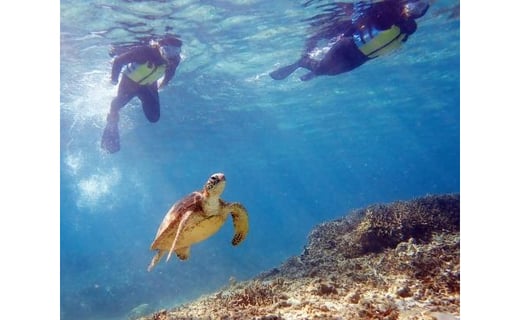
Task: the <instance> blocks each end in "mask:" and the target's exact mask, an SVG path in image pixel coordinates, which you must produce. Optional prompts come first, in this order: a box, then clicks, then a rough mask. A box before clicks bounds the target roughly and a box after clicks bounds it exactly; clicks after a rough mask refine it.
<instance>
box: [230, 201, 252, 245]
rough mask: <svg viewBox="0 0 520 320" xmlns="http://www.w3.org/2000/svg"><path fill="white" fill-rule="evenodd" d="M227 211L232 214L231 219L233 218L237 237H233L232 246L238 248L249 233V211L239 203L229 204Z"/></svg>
mask: <svg viewBox="0 0 520 320" xmlns="http://www.w3.org/2000/svg"><path fill="white" fill-rule="evenodd" d="M226 210H227V211H230V212H231V217H232V218H233V227H234V229H235V235H234V236H233V240H232V241H231V244H233V245H234V246H236V245H237V244H239V243H240V242H242V241H243V240H244V239H245V238H246V236H247V232H248V231H249V220H248V216H247V210H246V208H245V207H244V206H243V205H242V204H240V203H238V202H234V203H231V204H229V205H228V206H227V207H226Z"/></svg>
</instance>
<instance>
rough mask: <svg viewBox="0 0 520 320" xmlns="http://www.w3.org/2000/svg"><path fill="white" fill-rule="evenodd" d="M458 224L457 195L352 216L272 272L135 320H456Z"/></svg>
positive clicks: (325, 227) (322, 228)
mask: <svg viewBox="0 0 520 320" xmlns="http://www.w3.org/2000/svg"><path fill="white" fill-rule="evenodd" d="M459 224H460V196H459V195H458V194H450V195H437V196H426V197H422V198H418V199H414V200H411V201H406V202H405V201H398V202H394V203H390V204H386V205H383V204H379V205H373V206H369V207H367V208H365V209H360V210H355V211H353V212H351V213H350V214H348V215H346V216H345V217H343V218H341V219H338V220H335V221H330V222H326V223H323V224H320V225H318V226H317V227H316V228H315V229H314V230H313V231H312V232H311V233H310V235H309V241H308V244H307V245H306V247H305V249H304V251H303V253H302V254H301V255H300V256H298V257H291V258H289V259H288V260H287V261H286V262H285V263H283V264H282V265H281V266H280V267H279V268H274V269H272V270H269V271H267V272H264V273H262V274H260V275H258V276H257V277H256V278H255V279H252V280H250V281H244V282H236V281H234V280H233V281H230V284H229V286H228V287H226V288H223V289H222V290H220V291H219V292H217V293H214V294H212V295H209V296H204V297H201V298H200V299H199V300H197V301H194V302H191V303H188V304H185V305H182V306H178V307H175V308H173V309H171V310H161V311H159V312H156V313H154V314H152V315H150V316H147V317H143V318H140V319H142V320H151V319H153V320H171V319H257V320H260V319H262V320H267V319H271V320H275V319H381V320H394V319H408V320H414V319H417V320H418V319H432V320H433V319H438V320H440V319H444V320H454V319H459V314H460V232H459V230H460V227H459Z"/></svg>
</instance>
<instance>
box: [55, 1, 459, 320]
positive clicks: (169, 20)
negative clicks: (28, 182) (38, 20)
mask: <svg viewBox="0 0 520 320" xmlns="http://www.w3.org/2000/svg"><path fill="white" fill-rule="evenodd" d="M324 2H325V1H322V3H324ZM301 3H303V1H301V2H298V1H290V0H284V1H262V0H242V1H239V0H234V1H232V0H228V1H224V0H220V1H195V0H184V1H171V2H169V1H168V2H166V1H159V0H156V1H108V0H95V1H84V2H79V1H73V0H62V1H61V8H60V9H61V46H60V50H61V71H60V83H61V87H60V104H61V105H60V110H61V140H60V141H61V142H60V147H61V159H60V160H61V176H60V178H61V179H60V183H61V194H60V199H61V200H60V201H61V203H60V205H61V208H60V209H61V219H60V221H61V225H60V242H61V243H60V244H61V247H60V272H61V285H60V295H61V299H60V305H61V318H62V319H126V316H127V314H128V312H129V311H130V310H131V309H132V308H134V307H136V306H138V305H140V304H143V303H146V304H149V308H150V309H151V310H157V309H160V308H169V307H172V306H174V305H176V304H179V303H183V302H187V301H189V300H192V299H194V298H197V297H199V296H200V295H202V294H206V293H210V292H212V291H214V290H216V289H219V288H221V287H223V286H225V285H226V284H227V283H228V282H229V279H230V277H233V278H235V279H237V280H245V279H248V278H251V277H253V276H255V275H256V274H258V273H259V272H262V271H266V270H268V269H270V268H273V267H276V266H278V265H279V264H280V263H282V262H283V261H284V260H285V259H286V258H288V257H290V256H293V255H298V254H300V253H301V252H302V250H303V246H304V244H305V243H306V237H307V235H308V233H309V232H310V230H311V229H312V228H313V226H314V225H315V224H317V223H320V222H324V221H327V220H331V219H335V218H338V217H340V216H342V215H344V214H346V213H347V212H348V211H350V210H352V209H355V208H360V207H363V206H366V205H369V204H373V203H377V202H390V201H395V200H406V199H410V198H413V197H417V196H422V195H425V194H434V193H449V192H459V189H460V179H459V177H460V165H459V161H460V152H459V150H460V135H459V130H460V95H459V88H460V86H459V83H460V76H459V65H460V64H459V63H460V54H459V48H460V41H459V35H460V28H459V25H460V21H459V19H458V17H457V16H452V15H451V11H450V9H451V8H452V7H453V6H455V5H457V4H458V2H454V1H448V0H439V1H436V2H435V3H434V4H433V5H432V7H431V8H430V10H429V12H428V14H427V15H426V16H425V17H423V18H422V19H421V20H419V21H418V24H419V28H418V30H417V32H416V33H415V34H414V35H413V36H412V37H411V38H410V39H409V41H408V42H407V43H406V44H405V46H404V47H403V48H402V50H400V51H398V52H396V53H393V54H391V55H389V56H386V57H382V58H379V59H376V60H373V61H370V62H368V63H367V64H365V65H363V66H362V67H360V68H358V69H356V70H354V71H352V72H350V73H348V74H342V75H339V76H335V77H317V78H315V79H313V80H311V81H308V82H301V81H300V80H299V79H298V78H299V76H301V75H302V74H304V72H305V71H304V70H298V71H296V72H295V73H294V74H293V75H292V76H290V77H289V78H287V79H286V80H283V81H275V80H272V79H271V78H270V77H269V75H268V73H269V72H270V71H272V70H274V69H275V68H277V67H279V66H281V65H285V64H288V63H292V62H294V60H295V59H296V58H297V57H298V56H299V55H300V53H301V50H302V48H303V44H304V41H305V37H306V35H307V34H306V31H307V29H306V27H307V25H306V24H305V23H304V22H302V21H301V20H302V19H303V18H306V17H310V16H313V15H315V14H317V13H319V10H320V9H319V7H318V6H317V5H311V6H309V7H303V6H302V5H301ZM164 32H173V33H176V34H178V35H180V36H181V38H182V39H183V41H184V46H183V49H182V50H183V52H182V55H183V60H182V62H181V64H180V66H179V68H178V69H177V74H176V76H175V78H174V79H173V81H172V82H171V83H170V85H169V87H167V88H166V89H165V90H163V91H162V92H161V93H160V97H161V119H160V121H159V122H158V123H155V124H151V123H149V122H148V121H147V120H146V118H145V117H144V115H143V112H142V110H141V107H140V104H139V103H138V101H137V100H133V101H132V102H131V103H130V104H129V105H127V106H126V107H125V108H124V109H122V111H121V122H120V133H121V151H120V152H118V153H116V154H112V155H109V154H106V153H104V152H102V150H101V149H100V147H99V146H100V138H101V133H102V130H103V127H104V125H105V118H106V113H107V112H108V108H109V104H110V101H111V99H112V97H113V96H114V95H115V93H116V87H115V86H112V85H111V84H110V81H109V79H110V78H109V75H110V68H111V58H110V57H109V55H108V52H109V49H110V45H111V44H112V43H117V42H124V41H132V40H135V39H136V37H142V36H147V35H149V34H162V33H164ZM215 172H224V173H225V174H226V177H227V187H226V190H225V191H224V194H223V199H225V200H227V201H239V202H241V203H243V204H244V206H246V208H247V209H248V211H249V218H250V232H249V235H248V237H247V239H246V240H245V241H244V242H243V243H242V244H241V245H239V246H237V247H233V246H231V245H230V241H231V238H232V235H233V230H232V224H231V222H230V221H228V222H227V223H226V225H225V226H224V227H223V229H222V230H220V231H219V232H218V233H217V234H216V235H215V236H214V237H212V238H210V239H208V240H207V241H205V242H202V243H200V244H197V245H195V246H193V247H192V250H191V257H190V259H189V260H187V261H179V260H178V259H177V258H176V257H174V258H173V259H171V260H170V261H169V262H167V263H166V262H165V261H164V260H163V261H161V262H160V263H159V264H158V265H157V267H156V268H155V269H154V270H153V271H152V272H147V271H146V267H147V266H148V264H149V262H150V260H151V258H152V257H153V255H154V253H153V252H152V251H150V250H149V246H150V244H151V242H152V240H153V239H154V237H155V234H156V231H157V228H158V226H159V223H160V222H161V221H162V218H163V216H164V214H165V213H166V211H167V210H168V209H169V208H170V206H171V205H172V204H173V203H174V202H175V201H177V200H178V199H180V198H181V197H183V196H184V195H186V194H187V193H189V192H192V191H194V190H198V189H200V188H201V187H202V185H203V184H204V182H205V181H206V179H207V178H208V177H209V175H210V174H212V173H215Z"/></svg>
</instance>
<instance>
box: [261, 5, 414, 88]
mask: <svg viewBox="0 0 520 320" xmlns="http://www.w3.org/2000/svg"><path fill="white" fill-rule="evenodd" d="M392 26H397V27H399V29H400V32H401V33H402V34H404V35H405V37H404V38H403V39H402V40H401V41H406V39H407V38H408V36H409V35H411V34H412V33H414V32H415V31H416V29H417V24H416V22H415V21H414V20H413V19H406V18H405V17H404V16H403V15H402V7H401V6H400V5H399V1H384V2H378V3H374V4H371V6H370V7H368V8H366V10H365V11H364V12H363V13H362V14H361V15H360V17H359V19H357V20H356V21H355V22H353V21H350V22H349V23H342V24H341V27H342V28H344V29H343V30H342V33H338V36H337V37H338V39H337V40H336V42H334V44H333V45H332V47H331V48H330V49H329V51H328V52H327V53H326V54H325V55H324V57H323V58H322V59H321V60H316V59H313V58H311V57H310V55H309V53H310V52H311V51H312V50H313V49H314V48H315V45H316V44H317V43H318V41H319V40H320V39H323V35H329V36H330V35H331V32H333V31H336V32H338V30H337V28H336V27H335V26H332V27H331V29H332V30H322V31H321V33H319V34H316V36H314V37H311V38H310V39H309V40H308V41H307V48H306V49H305V53H304V54H303V55H302V58H300V60H298V61H297V62H296V63H294V64H292V65H289V66H286V67H282V68H280V69H278V70H276V71H273V72H271V73H270V75H271V77H272V78H273V79H276V80H281V79H284V78H285V77H287V76H288V75H289V74H291V73H292V72H293V71H295V70H296V69H297V68H299V67H301V68H305V69H308V70H310V71H311V72H309V73H307V74H305V75H304V76H302V77H301V78H300V79H301V80H303V81H306V80H310V79H312V78H313V77H315V76H318V75H337V74H340V73H344V72H348V71H351V70H353V69H355V68H357V67H359V66H361V65H362V64H364V63H365V62H366V61H368V60H370V58H369V57H367V56H366V55H365V54H364V53H363V52H361V50H360V49H359V47H358V44H356V42H355V40H354V35H355V34H356V33H360V30H362V29H365V30H366V29H375V30H380V31H383V30H388V29H390V28H391V27H392ZM345 29H346V30H345Z"/></svg>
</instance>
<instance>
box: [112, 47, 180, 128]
mask: <svg viewBox="0 0 520 320" xmlns="http://www.w3.org/2000/svg"><path fill="white" fill-rule="evenodd" d="M179 62H180V58H178V59H175V60H171V61H170V63H167V62H166V60H164V58H163V57H162V56H161V54H160V52H159V50H158V48H153V47H149V46H139V47H134V48H132V49H131V50H130V51H128V52H126V53H123V54H121V55H120V56H118V57H116V58H115V59H114V62H113V65H112V82H113V83H117V79H118V77H119V73H121V69H122V68H123V67H124V66H125V65H127V64H130V63H137V64H145V63H148V64H151V65H154V66H161V65H166V70H165V72H164V79H163V82H162V83H161V86H163V87H164V86H165V85H166V84H168V82H169V81H170V80H171V79H172V78H173V76H174V75H175V70H176V68H177V66H178V65H179ZM133 97H138V98H139V100H141V103H142V106H143V111H144V114H145V115H146V118H147V119H148V120H149V121H150V122H157V121H158V120H159V117H160V104H159V93H158V88H157V81H154V82H153V83H151V84H147V85H142V84H139V83H137V82H135V81H133V80H132V79H130V78H129V77H128V76H127V75H126V74H124V73H123V74H122V76H121V82H120V84H119V88H118V90H117V96H116V97H115V98H114V99H113V100H112V103H111V105H110V110H111V112H114V111H115V112H118V111H119V109H121V108H123V107H124V106H125V105H126V104H127V103H128V102H129V101H130V100H131V99H132V98H133Z"/></svg>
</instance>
